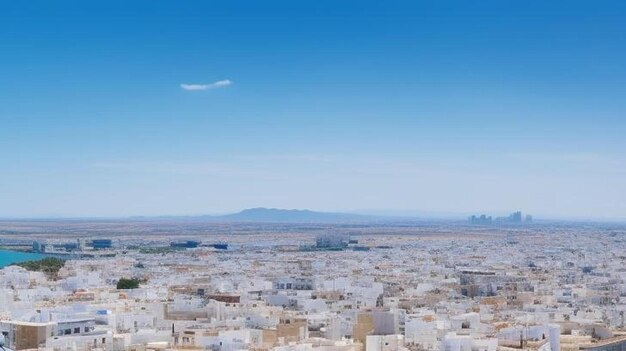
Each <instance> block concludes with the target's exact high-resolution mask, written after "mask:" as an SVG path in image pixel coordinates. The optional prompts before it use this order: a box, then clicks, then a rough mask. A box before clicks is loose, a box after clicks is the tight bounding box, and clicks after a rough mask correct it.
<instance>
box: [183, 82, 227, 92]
mask: <svg viewBox="0 0 626 351" xmlns="http://www.w3.org/2000/svg"><path fill="white" fill-rule="evenodd" d="M231 84H233V81H232V80H228V79H225V80H218V81H217V82H213V83H210V84H185V83H183V84H181V85H180V87H181V88H182V89H183V90H188V91H199V90H209V89H217V88H223V87H227V86H229V85H231Z"/></svg>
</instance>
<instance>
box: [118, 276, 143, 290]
mask: <svg viewBox="0 0 626 351" xmlns="http://www.w3.org/2000/svg"><path fill="white" fill-rule="evenodd" d="M138 287H139V280H137V279H134V278H132V279H128V278H120V280H118V281H117V289H137V288H138Z"/></svg>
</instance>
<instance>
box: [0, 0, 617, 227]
mask: <svg viewBox="0 0 626 351" xmlns="http://www.w3.org/2000/svg"><path fill="white" fill-rule="evenodd" d="M624 18H626V4H625V3H624V2H623V1H567V2H565V1H545V0H544V1H502V0H498V1H489V0H485V1H376V2H374V1H336V0H335V1H319V0H318V1H233V0H231V1H145V2H141V1H102V2H85V1H72V2H70V1H55V2H50V1H29V2H23V1H13V2H2V3H0V33H1V34H0V50H1V51H0V52H1V55H0V67H1V70H2V72H1V74H0V217H42V216H44V217H45V216H128V215H162V214H205V213H222V212H229V211H234V210H239V209H242V208H246V207H256V206H267V207H280V208H311V209H317V210H333V211H354V210H362V209H389V210H415V211H423V212H424V213H458V214H465V213H473V212H490V213H505V212H508V211H513V210H517V209H520V210H523V211H525V212H529V213H533V214H535V215H536V216H537V217H542V216H543V217H552V218H574V217H577V218H581V217H584V218H621V219H624V218H626V201H625V200H624V199H626V137H624V136H625V135H626V116H625V111H626V108H625V107H626V84H625V83H626V65H625V64H624V62H626V37H625V35H624V33H626V21H624V20H623V19H624Z"/></svg>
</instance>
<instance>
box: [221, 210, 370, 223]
mask: <svg viewBox="0 0 626 351" xmlns="http://www.w3.org/2000/svg"><path fill="white" fill-rule="evenodd" d="M212 218H213V219H214V220H224V221H229V222H267V223H339V222H364V221H372V220H375V219H376V217H372V216H365V215H357V214H350V213H334V212H316V211H310V210H284V209H278V208H263V207H258V208H250V209H246V210H243V211H241V212H237V213H233V214H229V215H224V216H215V217H212Z"/></svg>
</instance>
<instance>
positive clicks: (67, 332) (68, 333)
mask: <svg viewBox="0 0 626 351" xmlns="http://www.w3.org/2000/svg"><path fill="white" fill-rule="evenodd" d="M63 334H64V335H70V334H72V329H65V331H63Z"/></svg>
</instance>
